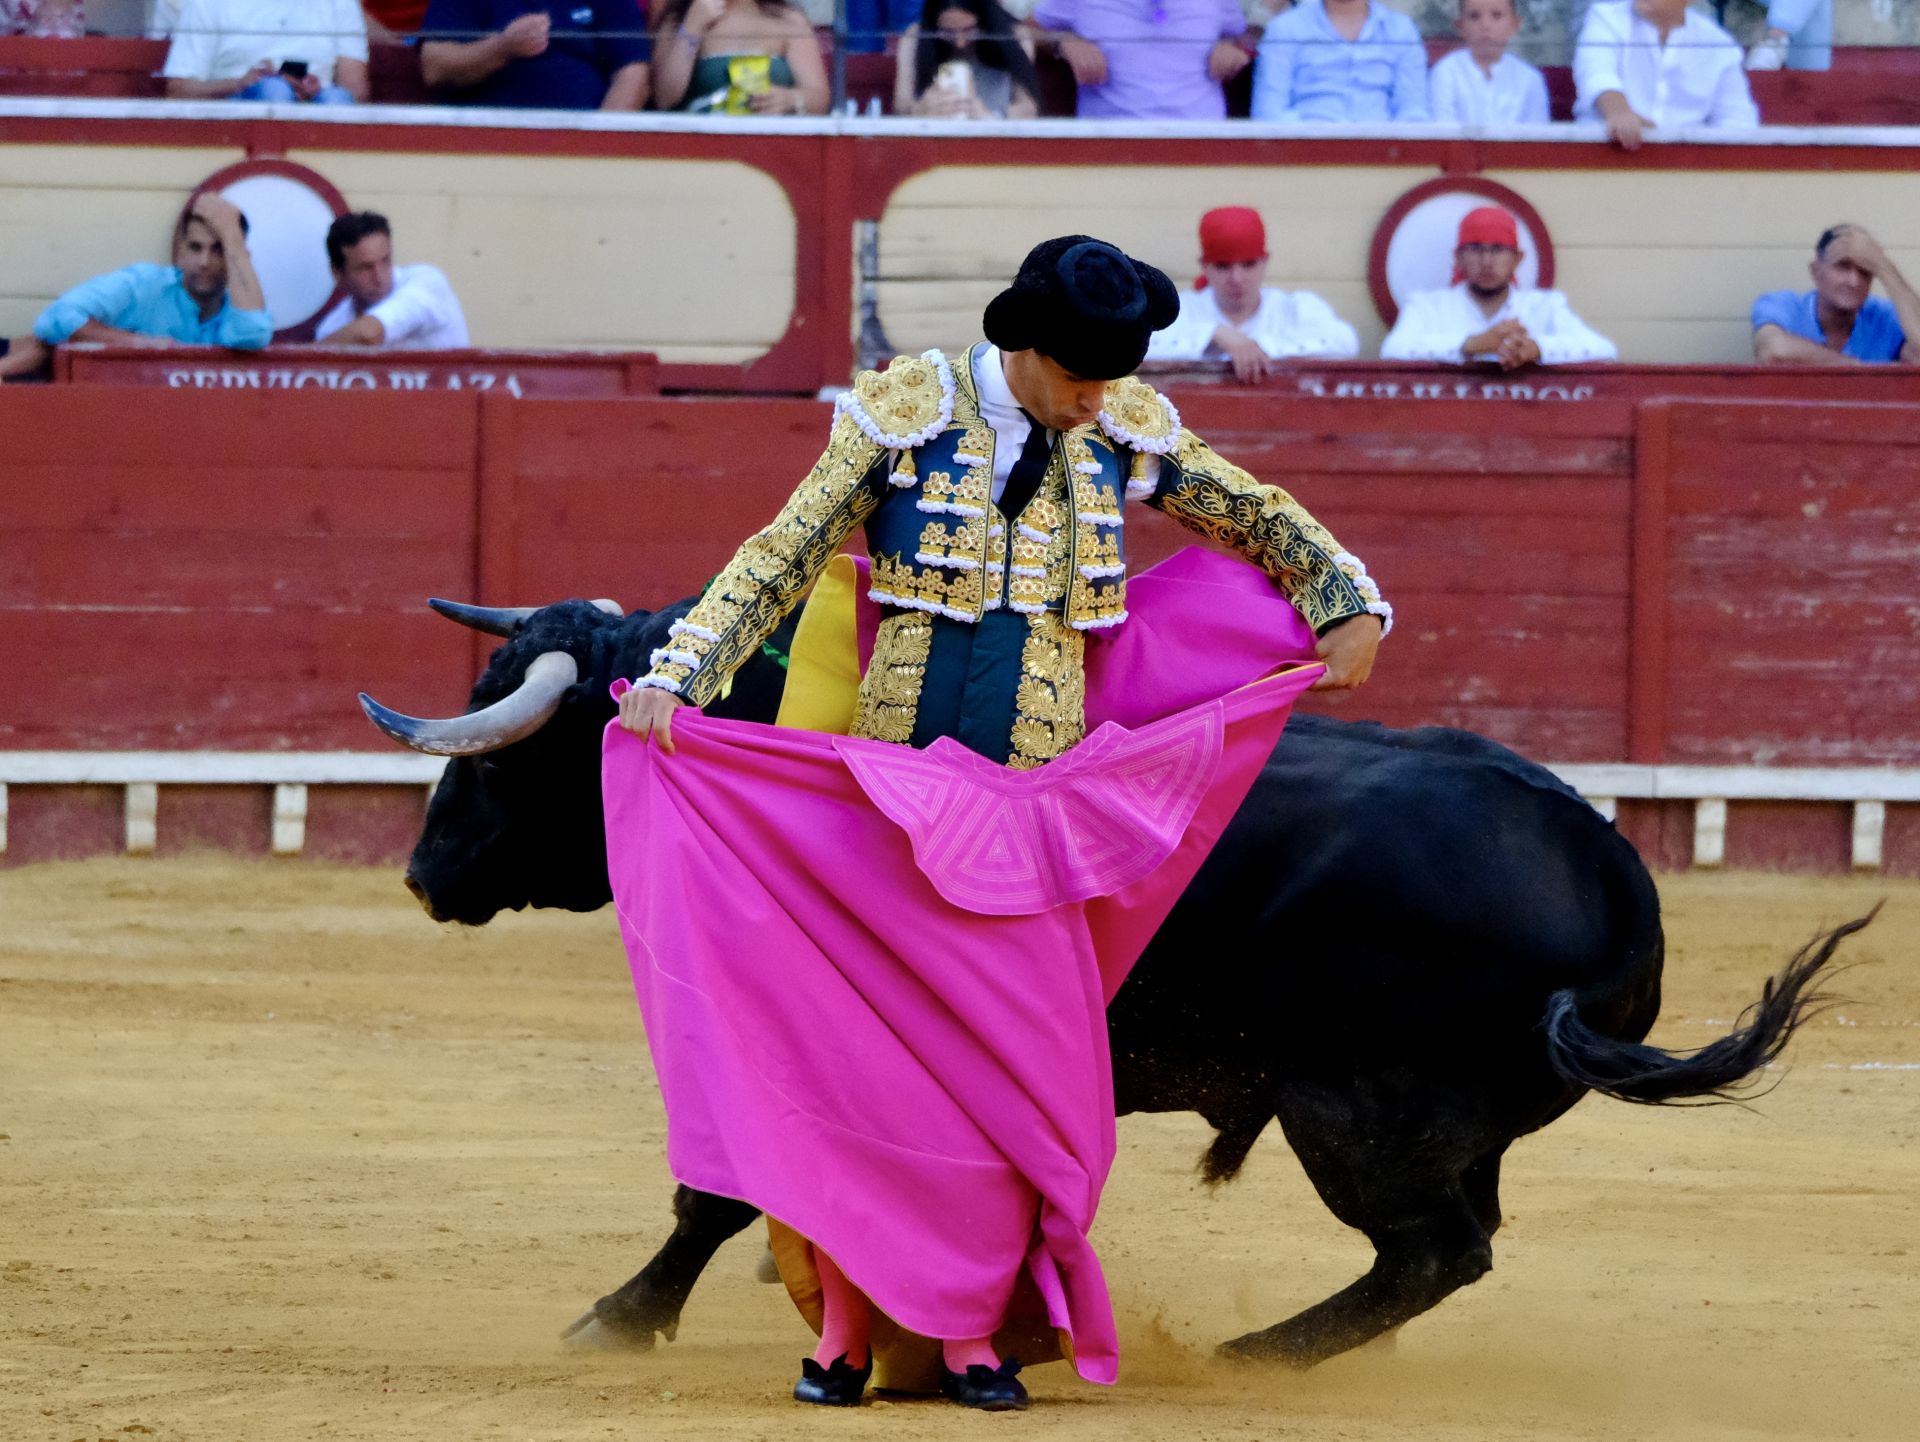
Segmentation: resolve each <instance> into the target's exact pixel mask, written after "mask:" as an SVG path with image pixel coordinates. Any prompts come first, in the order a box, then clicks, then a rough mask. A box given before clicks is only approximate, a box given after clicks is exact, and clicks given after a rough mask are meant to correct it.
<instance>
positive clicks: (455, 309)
mask: <svg viewBox="0 0 1920 1442" xmlns="http://www.w3.org/2000/svg"><path fill="white" fill-rule="evenodd" d="M363 314H364V315H370V316H373V317H374V318H375V319H376V320H378V321H379V322H380V325H381V327H382V329H384V330H385V331H386V333H387V337H386V339H385V340H384V341H382V342H381V344H382V345H390V346H404V347H406V348H407V349H408V350H459V349H461V348H463V347H465V346H467V345H470V344H471V343H472V342H470V341H469V340H468V339H467V317H466V313H465V312H464V311H462V310H461V309H460V301H459V299H458V297H456V296H455V295H454V293H453V287H452V286H451V285H449V284H448V283H447V278H446V276H445V275H443V274H442V273H441V271H440V268H439V267H438V266H434V265H396V266H395V267H394V268H393V289H392V290H390V291H389V292H387V298H386V299H385V300H383V301H380V302H379V303H378V304H376V305H371V306H368V307H367V309H366V310H365V311H361V310H360V309H359V308H358V307H356V306H355V305H354V302H353V297H352V296H348V297H347V298H346V299H345V300H343V301H341V302H340V304H338V305H336V306H335V307H334V308H333V309H332V310H330V311H328V312H327V313H326V315H324V316H323V317H321V320H320V324H319V325H318V326H317V327H316V328H315V330H314V333H313V334H314V339H316V340H325V339H326V338H327V337H328V336H330V335H332V334H333V333H334V332H335V331H337V330H342V329H344V328H346V327H347V326H349V325H352V324H353V323H354V322H355V321H356V320H358V319H360V317H361V316H362V315H363Z"/></svg>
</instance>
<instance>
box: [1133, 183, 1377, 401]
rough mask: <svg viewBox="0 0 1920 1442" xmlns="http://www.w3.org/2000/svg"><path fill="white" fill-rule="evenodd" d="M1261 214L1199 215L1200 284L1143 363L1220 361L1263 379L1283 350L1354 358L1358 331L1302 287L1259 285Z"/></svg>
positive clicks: (1262, 276) (1263, 247)
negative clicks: (1282, 287) (1289, 290)
mask: <svg viewBox="0 0 1920 1442" xmlns="http://www.w3.org/2000/svg"><path fill="white" fill-rule="evenodd" d="M1266 278H1267V231H1266V227H1265V226H1264V225H1262V224H1261V222H1260V212H1259V211H1257V210H1252V209H1249V208H1248V207H1247V206H1244V205H1228V206H1222V207H1221V208H1220V209H1218V210H1210V211H1208V212H1207V213H1206V214H1205V215H1203V216H1201V217H1200V282H1199V284H1198V285H1196V286H1195V287H1194V288H1193V289H1192V290H1190V291H1187V292H1186V293H1185V294H1184V295H1182V296H1181V297H1180V318H1179V319H1178V320H1176V321H1174V323H1173V324H1172V325H1170V326H1168V327H1167V328H1166V329H1165V330H1163V331H1160V332H1158V333H1156V334H1155V335H1154V337H1153V339H1152V341H1151V342H1150V343H1149V344H1148V346H1147V359H1148V360H1150V361H1183V360H1215V361H1217V360H1226V361H1231V362H1232V363H1233V373H1234V375H1235V376H1236V377H1238V378H1239V379H1241V380H1243V381H1258V380H1263V379H1265V377H1266V376H1267V374H1268V373H1269V371H1271V370H1272V365H1271V364H1270V362H1272V361H1275V360H1281V359H1284V358H1286V357H1288V356H1322V357H1325V356H1354V355H1358V354H1359V353H1360V337H1359V336H1357V335H1356V334H1354V330H1353V327H1352V326H1350V325H1348V324H1347V323H1346V322H1345V321H1343V320H1341V319H1340V317H1339V316H1337V315H1335V314H1334V313H1333V307H1332V306H1330V305H1328V304H1327V303H1326V302H1325V301H1324V300H1322V299H1320V297H1319V296H1317V295H1314V294H1312V293H1311V292H1309V291H1304V290H1298V291H1294V292H1293V293H1292V294H1288V293H1287V292H1286V291H1284V290H1281V289H1279V288H1278V287H1276V286H1269V285H1267V284H1266Z"/></svg>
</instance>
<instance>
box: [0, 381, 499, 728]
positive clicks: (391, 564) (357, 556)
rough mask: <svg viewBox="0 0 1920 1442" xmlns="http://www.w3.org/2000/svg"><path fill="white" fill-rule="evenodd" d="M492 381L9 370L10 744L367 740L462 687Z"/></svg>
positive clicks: (1, 513) (0, 531)
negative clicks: (311, 390) (79, 380)
mask: <svg viewBox="0 0 1920 1442" xmlns="http://www.w3.org/2000/svg"><path fill="white" fill-rule="evenodd" d="M477 402H478V398H477V397H476V396H473V395H471V394H434V395H420V396H393V395H381V394H374V393H368V394H354V395H320V394H301V393H290V394H288V395H283V396H282V395H276V396H267V395H265V394H254V393H251V392H246V393H215V394H181V393H179V392H176V391H165V390H152V391H149V390H132V389H129V390H105V389H99V388H95V387H91V386H41V387H32V388H28V387H19V388H15V387H8V388H6V389H3V390H0V435H4V436H5V437H6V442H5V444H6V451H7V456H6V479H7V483H6V484H5V485H4V486H0V608H4V610H5V611H6V613H7V624H6V626H5V627H4V628H3V630H0V675H4V676H5V677H6V684H5V686H3V687H0V749H17V750H31V749H42V748H44V749H52V750H134V749H143V748H155V749H180V750H193V749H196V748H205V747H235V748H262V749H269V750H279V749H288V750H306V749H332V748H337V747H360V748H370V747H371V746H372V744H373V741H374V739H375V738H373V737H372V735H371V733H370V732H369V731H368V729H367V726H366V723H365V721H364V720H363V719H362V718H361V717H360V716H359V713H358V710H357V708H356V707H355V706H354V702H353V693H354V691H355V690H357V689H359V688H360V687H361V686H366V687H368V688H370V689H375V690H379V691H383V692H386V693H389V694H401V693H412V694H419V693H421V692H423V691H424V692H437V693H438V694H442V695H446V694H453V695H456V696H460V697H464V696H465V694H466V690H467V687H468V686H469V684H470V683H471V680H472V676H473V669H474V662H475V656H476V647H475V645H474V644H473V638H472V636H471V634H470V633H468V634H466V635H462V634H461V633H459V632H458V631H456V630H455V629H454V628H452V627H450V626H448V625H447V623H446V622H444V621H441V620H439V619H438V618H436V617H434V616H433V615H432V614H431V613H429V612H427V611H426V610H425V609H424V608H423V607H422V606H421V605H420V600H419V598H420V597H421V596H422V595H423V594H428V593H434V594H439V593H445V592H449V591H451V592H454V593H458V592H461V591H463V590H466V589H469V588H470V587H471V586H472V583H473V575H474V549H475V548H474V542H475V529H474V519H475V513H474V474H475V462H476V438H477V433H478V425H477Z"/></svg>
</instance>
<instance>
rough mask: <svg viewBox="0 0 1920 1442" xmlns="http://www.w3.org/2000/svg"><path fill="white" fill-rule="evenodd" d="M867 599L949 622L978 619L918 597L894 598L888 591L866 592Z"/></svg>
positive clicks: (969, 613) (964, 612)
mask: <svg viewBox="0 0 1920 1442" xmlns="http://www.w3.org/2000/svg"><path fill="white" fill-rule="evenodd" d="M867 599H868V600H869V601H878V602H879V603H880V604H881V605H883V606H898V607H900V608H901V609H902V610H904V611H926V612H929V613H930V614H932V615H935V616H945V617H946V618H947V619H948V620H949V621H976V620H978V619H979V618H978V617H977V616H975V615H974V614H973V612H971V611H956V610H954V608H953V607H951V606H942V605H941V604H939V602H937V601H922V600H920V599H919V598H918V597H909V596H896V595H894V594H893V593H892V592H890V591H880V590H872V591H868V592H867Z"/></svg>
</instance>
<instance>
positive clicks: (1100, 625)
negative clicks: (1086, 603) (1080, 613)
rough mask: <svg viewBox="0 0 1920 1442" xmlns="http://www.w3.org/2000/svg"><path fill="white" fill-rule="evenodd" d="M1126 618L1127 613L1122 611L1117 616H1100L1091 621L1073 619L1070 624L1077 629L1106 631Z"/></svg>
mask: <svg viewBox="0 0 1920 1442" xmlns="http://www.w3.org/2000/svg"><path fill="white" fill-rule="evenodd" d="M1126 619H1127V613H1126V612H1125V611H1122V612H1121V613H1120V614H1119V615H1117V616H1100V617H1097V618H1095V619H1094V620H1091V621H1072V622H1069V623H1068V624H1070V625H1071V626H1072V627H1073V629H1074V630H1076V631H1104V630H1106V629H1107V627H1109V626H1118V625H1119V624H1120V623H1121V622H1122V621H1124V620H1126Z"/></svg>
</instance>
